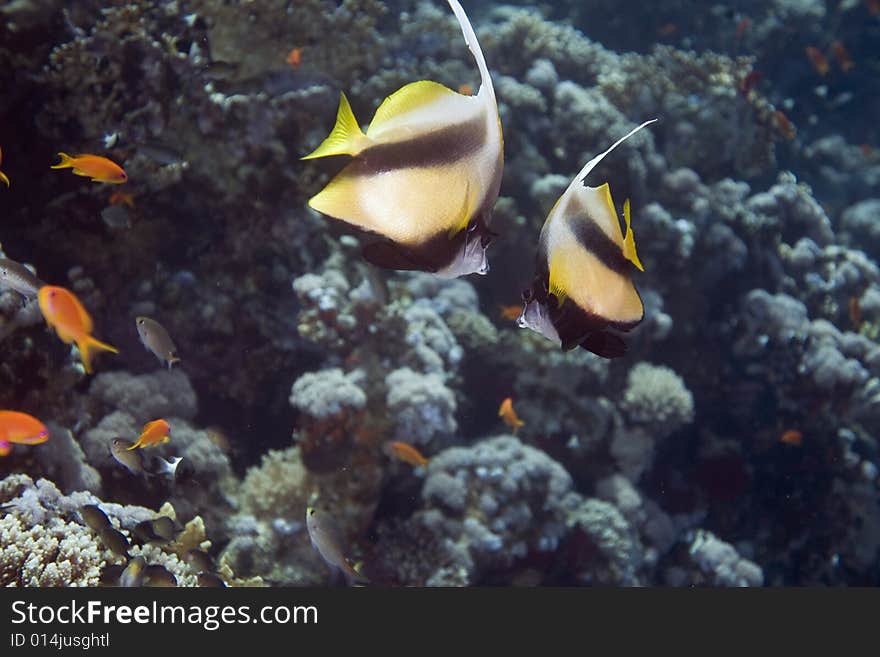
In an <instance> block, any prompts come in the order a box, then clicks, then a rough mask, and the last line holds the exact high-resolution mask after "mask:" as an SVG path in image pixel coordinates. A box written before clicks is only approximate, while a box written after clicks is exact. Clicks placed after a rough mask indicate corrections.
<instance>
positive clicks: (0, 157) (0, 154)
mask: <svg viewBox="0 0 880 657" xmlns="http://www.w3.org/2000/svg"><path fill="white" fill-rule="evenodd" d="M2 162H3V149H0V163H2ZM0 180H2V181H3V182H5V183H6V186H7V187H9V178H7V177H6V174H5V173H3V172H2V171H0Z"/></svg>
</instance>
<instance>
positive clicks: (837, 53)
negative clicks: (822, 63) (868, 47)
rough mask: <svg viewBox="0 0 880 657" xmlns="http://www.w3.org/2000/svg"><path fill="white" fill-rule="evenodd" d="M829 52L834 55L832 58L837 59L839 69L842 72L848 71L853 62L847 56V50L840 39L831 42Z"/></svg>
mask: <svg viewBox="0 0 880 657" xmlns="http://www.w3.org/2000/svg"><path fill="white" fill-rule="evenodd" d="M831 54H832V55H834V59H835V60H836V61H837V65H838V66H839V67H840V70H841V71H843V72H844V73H846V72H848V71H849V70H850V69H851V68H852V67H853V66H855V64H853V60H852V59H851V58H850V56H849V52H848V51H847V49H846V46H844V45H843V44H842V43H841V42H840V41H835V42H834V43H832V44H831Z"/></svg>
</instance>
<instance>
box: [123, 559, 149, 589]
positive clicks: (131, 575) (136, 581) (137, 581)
mask: <svg viewBox="0 0 880 657" xmlns="http://www.w3.org/2000/svg"><path fill="white" fill-rule="evenodd" d="M146 567H147V560H146V559H144V558H143V557H142V556H137V557H135V558H134V559H132V560H131V561H129V562H128V565H127V566H126V567H125V570H123V571H122V574H121V575H120V576H119V586H124V587H126V588H134V587H139V586H141V585H142V584H143V583H144V569H145V568H146Z"/></svg>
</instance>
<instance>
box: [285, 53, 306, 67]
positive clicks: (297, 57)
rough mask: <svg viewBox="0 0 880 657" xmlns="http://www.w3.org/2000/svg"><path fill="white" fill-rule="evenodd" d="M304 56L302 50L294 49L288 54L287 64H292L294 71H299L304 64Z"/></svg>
mask: <svg viewBox="0 0 880 657" xmlns="http://www.w3.org/2000/svg"><path fill="white" fill-rule="evenodd" d="M302 54H303V49H302V48H293V49H292V50H291V51H290V52H289V53H287V63H288V64H290V65H291V66H292V67H293V69H294V70H296V69H298V68H299V67H300V65H301V64H302Z"/></svg>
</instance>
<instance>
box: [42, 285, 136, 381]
mask: <svg viewBox="0 0 880 657" xmlns="http://www.w3.org/2000/svg"><path fill="white" fill-rule="evenodd" d="M37 298H38V300H39V302H40V310H41V311H42V312H43V317H44V318H45V319H46V323H47V324H49V326H50V327H52V328H53V329H55V333H57V334H58V337H59V338H61V341H62V342H64V343H66V344H70V343H71V342H76V346H77V348H78V349H79V353H80V358H82V364H83V367H84V368H85V370H86V372H87V373H88V374H91V373H92V364H91V363H92V355H93V352H94V351H95V350H96V349H103V350H104V351H111V352H113V353H114V354H118V353H119V350H118V349H116V348H115V347H111V346H110V345H109V344H104V343H103V342H99V341H98V340H96V339H95V338H93V337H92V335H91V333H92V328H93V325H92V318H91V316H90V315H89V313H88V312H86V309H85V308H84V307H83V305H82V303H80V300H79V299H78V298H77V297H76V295H75V294H74V293H73V292H71V291H70V290H68V289H66V288H63V287H56V286H54V285H44V286H43V287H41V288H40V291H39V292H38V293H37Z"/></svg>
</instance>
